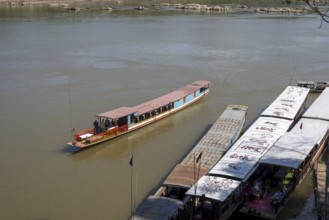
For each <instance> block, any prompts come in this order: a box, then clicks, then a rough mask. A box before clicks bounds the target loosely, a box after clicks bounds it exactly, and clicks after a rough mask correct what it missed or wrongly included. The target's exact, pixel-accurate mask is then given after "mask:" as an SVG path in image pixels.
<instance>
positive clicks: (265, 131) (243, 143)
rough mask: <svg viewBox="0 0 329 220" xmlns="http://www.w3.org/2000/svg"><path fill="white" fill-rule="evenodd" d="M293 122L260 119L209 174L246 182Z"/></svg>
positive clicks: (278, 119) (277, 119) (279, 119)
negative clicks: (259, 161)
mask: <svg viewBox="0 0 329 220" xmlns="http://www.w3.org/2000/svg"><path fill="white" fill-rule="evenodd" d="M292 122H293V121H292V120H286V119H281V118H271V117H269V118H265V117H260V118H258V119H257V120H256V121H255V122H254V123H253V124H252V125H251V127H250V128H249V129H248V130H247V131H246V132H245V133H244V135H243V136H242V137H241V138H240V139H239V140H238V141H237V142H236V143H235V144H234V145H233V146H232V147H231V149H230V150H229V151H228V152H227V153H226V154H225V155H224V156H223V157H222V159H221V160H220V161H219V162H218V163H217V164H216V165H215V166H214V167H213V168H212V169H211V170H210V171H209V174H211V175H222V176H226V177H232V178H236V179H240V180H244V179H245V178H246V177H248V176H249V173H250V172H251V171H253V168H254V167H255V166H256V165H257V162H258V160H259V159H260V158H261V157H262V156H263V155H264V154H265V153H266V152H267V151H268V150H269V148H270V147H272V145H273V144H274V143H275V142H276V140H278V138H279V137H280V136H281V135H282V134H284V133H285V132H286V131H287V130H288V129H289V127H290V126H291V124H292Z"/></svg>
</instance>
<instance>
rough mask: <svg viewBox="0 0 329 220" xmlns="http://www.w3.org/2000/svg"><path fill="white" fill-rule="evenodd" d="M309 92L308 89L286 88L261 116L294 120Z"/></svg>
mask: <svg viewBox="0 0 329 220" xmlns="http://www.w3.org/2000/svg"><path fill="white" fill-rule="evenodd" d="M309 91H310V89H308V88H302V87H297V86H288V87H287V88H286V89H285V90H284V91H283V92H282V93H281V94H280V95H279V97H278V98H277V99H275V100H274V102H273V103H272V104H271V105H270V106H269V107H268V108H266V109H265V111H264V112H263V113H262V114H261V116H272V117H279V118H286V119H291V120H293V119H295V117H296V116H297V113H298V112H299V110H300V109H301V107H302V106H303V103H304V102H305V100H306V97H307V95H308V93H309Z"/></svg>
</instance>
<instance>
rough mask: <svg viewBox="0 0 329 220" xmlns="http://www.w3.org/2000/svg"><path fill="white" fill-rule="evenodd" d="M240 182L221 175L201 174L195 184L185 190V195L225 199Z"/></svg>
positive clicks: (218, 199) (217, 199)
mask: <svg viewBox="0 0 329 220" xmlns="http://www.w3.org/2000/svg"><path fill="white" fill-rule="evenodd" d="M240 183H241V182H240V181H236V180H232V179H227V178H223V177H215V176H203V177H202V178H201V179H200V180H199V181H198V183H197V184H196V185H194V186H193V187H192V188H190V189H189V190H188V191H187V192H186V195H190V196H194V195H196V196H198V197H201V196H203V195H204V196H205V197H206V198H209V199H213V200H216V201H221V202H222V201H225V199H226V198H227V197H228V196H229V195H230V194H231V193H232V192H233V191H234V190H235V189H236V188H237V187H238V186H239V185H240ZM195 189H196V190H195Z"/></svg>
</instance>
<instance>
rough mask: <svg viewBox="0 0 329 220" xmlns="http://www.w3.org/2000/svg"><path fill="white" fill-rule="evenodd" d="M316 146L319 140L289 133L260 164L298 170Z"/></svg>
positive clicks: (281, 138) (283, 136) (282, 137)
mask: <svg viewBox="0 0 329 220" xmlns="http://www.w3.org/2000/svg"><path fill="white" fill-rule="evenodd" d="M316 144H317V138H314V137H313V138H312V137H308V136H307V135H305V134H296V133H290V132H287V133H285V134H284V135H282V136H281V137H280V139H279V140H278V141H277V142H276V143H275V144H274V145H273V147H271V149H270V150H269V151H268V152H267V153H266V154H265V155H264V156H263V157H262V158H261V159H260V161H259V162H260V163H263V164H271V165H277V166H283V167H289V168H294V169H297V168H298V167H299V166H300V165H301V163H303V161H304V160H305V158H306V157H307V155H308V154H309V153H310V151H311V150H312V149H313V148H314V147H315V145H316Z"/></svg>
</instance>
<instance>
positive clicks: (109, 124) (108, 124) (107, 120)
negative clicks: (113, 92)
mask: <svg viewBox="0 0 329 220" xmlns="http://www.w3.org/2000/svg"><path fill="white" fill-rule="evenodd" d="M110 126H111V122H110V120H109V119H108V118H106V120H105V130H107V129H108V128H109V127H110Z"/></svg>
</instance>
